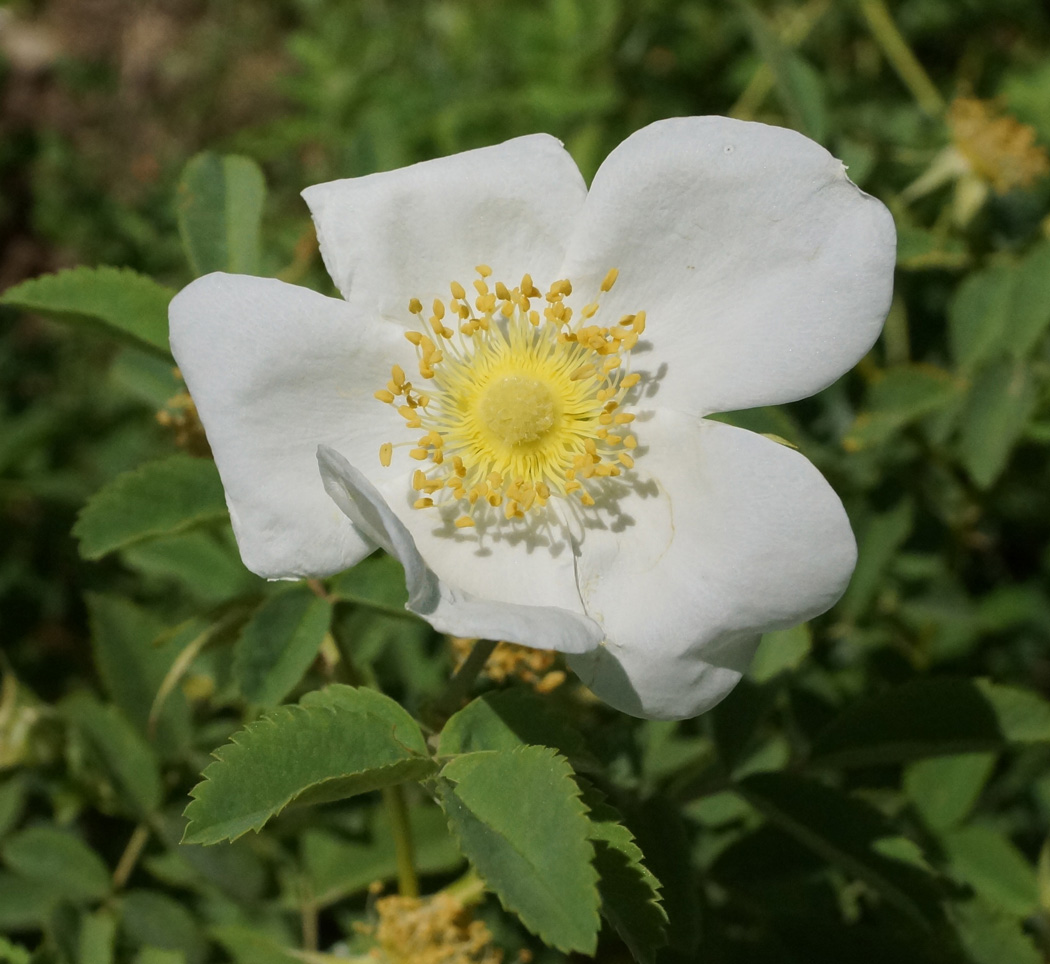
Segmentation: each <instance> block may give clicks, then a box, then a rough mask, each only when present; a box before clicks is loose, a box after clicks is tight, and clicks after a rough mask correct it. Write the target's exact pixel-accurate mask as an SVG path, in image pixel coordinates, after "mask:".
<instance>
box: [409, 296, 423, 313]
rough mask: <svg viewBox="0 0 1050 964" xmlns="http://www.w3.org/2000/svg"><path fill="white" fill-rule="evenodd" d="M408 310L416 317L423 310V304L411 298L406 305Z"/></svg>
mask: <svg viewBox="0 0 1050 964" xmlns="http://www.w3.org/2000/svg"><path fill="white" fill-rule="evenodd" d="M408 310H409V311H411V312H412V314H414V315H418V314H419V313H420V312H421V311H422V310H423V303H422V302H421V301H420V300H419V299H418V298H413V299H412V300H411V301H410V302H409V303H408Z"/></svg>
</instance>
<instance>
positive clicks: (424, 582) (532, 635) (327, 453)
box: [317, 445, 603, 653]
mask: <svg viewBox="0 0 1050 964" xmlns="http://www.w3.org/2000/svg"><path fill="white" fill-rule="evenodd" d="M317 462H318V465H319V467H320V470H321V478H322V480H323V481H324V487H325V491H326V492H327V493H328V495H329V496H330V497H331V498H332V500H333V501H334V502H335V504H336V505H337V506H338V507H339V508H340V509H341V510H342V511H343V512H344V513H345V514H346V516H347V517H348V518H349V519H350V521H351V522H353V524H354V525H355V526H356V527H357V528H358V529H359V530H360V531H361V533H362V534H363V535H365V536H366V537H367V538H369V539H371V540H372V541H373V542H375V543H376V544H377V545H379V546H380V547H382V548H383V549H384V550H386V551H387V552H388V553H390V555H392V556H393V557H394V558H395V559H397V560H398V561H399V562H400V563H401V565H402V566H403V567H404V569H405V582H406V585H407V588H408V595H409V600H408V603H407V605H406V608H407V609H408V610H410V611H411V612H414V613H416V615H418V616H422V617H423V619H425V620H426V621H427V622H428V623H430V624H431V625H432V626H433V627H434V628H435V629H437V630H440V631H441V632H445V633H450V634H452V635H455V636H466V637H473V638H479V639H497V640H502V641H506V642H513V643H520V644H522V645H524V646H532V647H535V648H537V649H554V650H559V651H560V652H564V653H585V652H588V651H589V650H591V649H594V648H595V647H597V646H598V644H599V643H600V642H601V639H602V635H603V634H602V630H601V627H599V626H598V624H597V623H595V622H594V621H593V620H591V619H589V618H588V617H586V616H583V615H580V614H578V613H573V612H569V611H568V610H564V609H558V608H555V607H552V606H523V605H517V604H512V603H502V602H494V601H491V600H487V599H478V598H477V597H475V596H472V595H470V594H469V593H466V592H463V591H462V590H460V589H458V588H457V587H455V586H452V585H448V584H446V583H444V582H442V581H441V580H440V579H438V577H437V576H436V575H435V574H434V572H433V571H432V570H431V569H430V568H429V567H428V566H427V564H426V563H425V562H424V560H423V557H422V556H421V555H420V554H419V550H418V549H417V548H416V543H415V540H414V539H413V538H412V534H411V533H410V532H409V531H408V529H407V528H406V527H405V525H404V523H402V522H401V520H400V519H399V518H398V517H397V515H396V514H395V513H394V512H393V510H392V509H391V508H390V506H389V505H388V504H387V503H386V500H385V499H384V498H383V497H382V495H380V493H379V491H378V490H377V489H376V488H375V486H374V485H372V483H371V482H369V481H368V479H367V478H365V476H364V475H362V474H361V473H360V472H359V471H358V470H357V469H356V468H354V466H352V465H351V464H350V463H349V462H348V461H347V460H346V459H345V458H343V456H342V455H340V454H339V453H338V452H336V451H335V450H334V449H332V448H330V447H329V446H327V445H321V446H319V447H318V449H317Z"/></svg>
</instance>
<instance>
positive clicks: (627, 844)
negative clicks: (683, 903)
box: [582, 783, 667, 964]
mask: <svg viewBox="0 0 1050 964" xmlns="http://www.w3.org/2000/svg"><path fill="white" fill-rule="evenodd" d="M582 789H583V802H584V804H585V805H586V806H587V807H588V809H589V810H590V814H589V817H590V821H591V831H590V839H591V842H592V843H593V844H594V866H595V868H596V869H597V871H598V893H599V894H600V896H601V914H602V916H603V917H604V918H605V919H606V920H607V921H608V922H609V923H610V924H611V925H612V927H613V929H614V930H615V931H616V933H617V934H619V935H620V938H621V940H623V942H624V943H625V944H626V945H627V948H628V950H630V952H631V954H632V955H633V957H634V959H635V960H636V961H638V964H654V962H655V960H656V950H657V948H659V947H662V946H663V945H664V944H665V943H666V942H667V912H666V911H665V910H664V908H663V905H662V903H661V902H660V882H659V881H658V880H657V879H656V878H655V877H654V876H653V875H652V874H651V873H650V872H649V870H648V868H647V867H646V866H645V864H644V863H643V859H644V857H643V854H642V851H641V848H640V847H639V846H638V844H637V843H636V842H635V839H634V834H632V833H631V831H630V830H628V829H627V827H625V826H624V824H623V817H622V816H621V815H620V814H619V813H618V812H617V810H616V808H615V807H613V806H612V805H611V804H610V803H609V802H608V801H607V800H605V799H604V798H603V796H602V794H601V793H600V792H599V791H598V790H597V789H596V788H595V787H594V786H592V785H591V784H587V783H583V784H582Z"/></svg>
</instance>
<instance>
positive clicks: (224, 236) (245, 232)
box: [177, 151, 266, 277]
mask: <svg viewBox="0 0 1050 964" xmlns="http://www.w3.org/2000/svg"><path fill="white" fill-rule="evenodd" d="M265 200H266V181H265V179H264V177H263V173H262V171H261V170H260V169H259V165H258V164H256V163H255V162H254V161H253V160H251V159H250V158H247V157H239V156H237V155H233V154H227V155H223V156H220V155H218V154H215V153H212V152H211V151H207V152H205V153H203V154H198V155H197V156H196V157H194V158H192V159H191V160H190V161H189V163H188V164H187V165H186V167H185V169H184V170H183V172H182V178H181V180H180V181H179V187H178V202H177V214H178V220H179V233H180V234H181V235H182V244H183V247H184V248H185V251H186V259H187V261H189V263H190V268H191V269H192V270H193V273H194V274H196V275H197V276H198V277H200V276H201V275H204V274H208V273H209V272H212V271H232V272H236V273H239V274H258V271H259V226H260V224H261V223H262V209H263V203H264V202H265Z"/></svg>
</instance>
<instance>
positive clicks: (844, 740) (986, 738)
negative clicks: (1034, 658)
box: [813, 679, 1050, 766]
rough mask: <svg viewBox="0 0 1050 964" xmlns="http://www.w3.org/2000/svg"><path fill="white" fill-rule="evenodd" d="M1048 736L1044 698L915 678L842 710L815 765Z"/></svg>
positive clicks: (821, 739)
mask: <svg viewBox="0 0 1050 964" xmlns="http://www.w3.org/2000/svg"><path fill="white" fill-rule="evenodd" d="M1045 742H1050V703H1048V702H1047V701H1045V700H1043V699H1041V698H1040V697H1039V696H1037V695H1036V694H1035V693H1032V692H1030V691H1028V690H1022V689H1017V688H1015V687H1010V686H1000V685H998V684H995V683H989V682H987V681H984V680H969V679H917V680H913V681H911V682H909V683H905V684H904V685H903V686H900V687H898V688H896V689H894V690H890V691H889V692H887V693H883V694H881V695H880V696H876V697H873V698H872V699H870V700H867V701H865V702H862V703H860V704H858V705H856V706H853V707H850V708H848V709H846V710H845V712H843V713H842V714H841V715H840V716H839V717H837V718H836V719H835V720H834V721H833V722H832V723H831V724H830V725H829V726H828V727H827V728H826V729H825V730H824V731H823V732H822V733H820V734H819V735H818V737H817V740H816V743H815V746H814V750H813V758H814V762H816V763H818V764H820V765H822V766H871V765H874V764H881V763H898V762H901V761H905V760H915V759H921V758H922V757H929V756H944V755H949V754H955V753H978V752H983V751H997V750H1000V749H1002V748H1003V747H1005V746H1007V745H1008V744H1010V743H1045Z"/></svg>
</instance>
